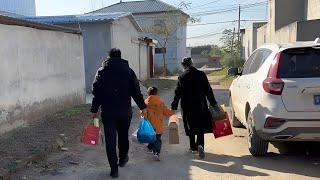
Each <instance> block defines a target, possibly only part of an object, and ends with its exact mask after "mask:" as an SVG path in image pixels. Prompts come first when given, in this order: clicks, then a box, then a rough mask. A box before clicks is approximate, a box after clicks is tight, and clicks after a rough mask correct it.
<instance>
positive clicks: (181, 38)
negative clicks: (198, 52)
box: [170, 26, 187, 70]
mask: <svg viewBox="0 0 320 180" xmlns="http://www.w3.org/2000/svg"><path fill="white" fill-rule="evenodd" d="M186 37H187V26H183V27H181V28H179V29H178V31H177V39H178V40H177V61H176V63H177V64H176V69H179V70H182V67H181V60H182V59H183V58H184V57H185V55H186V51H187V48H186V47H187V38H186ZM170 69H171V68H170Z"/></svg>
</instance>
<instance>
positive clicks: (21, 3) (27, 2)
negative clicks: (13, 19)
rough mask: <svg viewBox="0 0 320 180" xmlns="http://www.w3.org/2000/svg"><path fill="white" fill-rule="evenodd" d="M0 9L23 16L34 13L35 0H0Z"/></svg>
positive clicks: (33, 14)
mask: <svg viewBox="0 0 320 180" xmlns="http://www.w3.org/2000/svg"><path fill="white" fill-rule="evenodd" d="M0 10H3V11H8V12H11V13H14V14H20V15H25V16H35V15H36V3H35V0H0Z"/></svg>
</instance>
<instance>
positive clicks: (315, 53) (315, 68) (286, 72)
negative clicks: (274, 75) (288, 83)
mask: <svg viewBox="0 0 320 180" xmlns="http://www.w3.org/2000/svg"><path fill="white" fill-rule="evenodd" d="M319 59H320V50H319V49H313V48H304V49H293V50H287V51H284V52H283V54H282V58H281V64H280V67H281V69H280V77H281V78H313V77H320V61H319Z"/></svg>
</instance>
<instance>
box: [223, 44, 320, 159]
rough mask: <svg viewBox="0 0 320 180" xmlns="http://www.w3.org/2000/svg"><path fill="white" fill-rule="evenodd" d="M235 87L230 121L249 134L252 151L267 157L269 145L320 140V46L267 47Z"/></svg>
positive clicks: (254, 57) (235, 73) (251, 61)
mask: <svg viewBox="0 0 320 180" xmlns="http://www.w3.org/2000/svg"><path fill="white" fill-rule="evenodd" d="M228 74H229V75H230V76H238V77H237V78H236V79H235V80H234V81H233V83H232V85H231V87H230V119H231V121H232V125H233V126H234V127H239V126H241V125H244V126H245V127H246V128H247V130H248V146H249V151H250V153H251V154H252V155H254V156H261V155H265V154H266V153H267V150H268V144H269V142H271V143H275V142H277V143H283V142H288V141H320V43H318V42H317V41H315V42H301V43H296V44H281V45H280V44H268V45H263V46H262V47H260V48H259V49H257V50H256V51H254V52H253V53H252V54H251V56H250V57H249V58H248V60H247V61H246V63H245V65H244V67H243V69H242V70H240V69H238V68H230V69H229V70H228Z"/></svg>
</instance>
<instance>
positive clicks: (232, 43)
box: [231, 27, 236, 52]
mask: <svg viewBox="0 0 320 180" xmlns="http://www.w3.org/2000/svg"><path fill="white" fill-rule="evenodd" d="M235 33H236V28H235V27H234V28H233V34H232V41H231V52H233V45H234V35H235Z"/></svg>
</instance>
